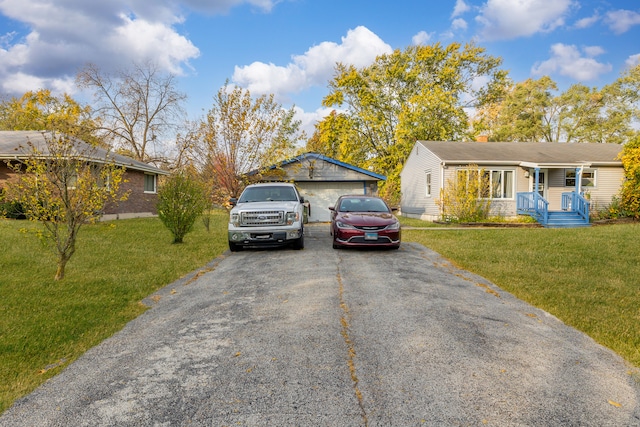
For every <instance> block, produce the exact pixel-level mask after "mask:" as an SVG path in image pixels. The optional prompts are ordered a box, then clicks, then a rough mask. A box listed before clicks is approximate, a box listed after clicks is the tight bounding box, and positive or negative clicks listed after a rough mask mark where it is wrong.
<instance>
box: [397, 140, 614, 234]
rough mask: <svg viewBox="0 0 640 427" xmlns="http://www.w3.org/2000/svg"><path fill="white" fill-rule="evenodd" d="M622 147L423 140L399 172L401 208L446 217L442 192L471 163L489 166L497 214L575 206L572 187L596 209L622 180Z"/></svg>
mask: <svg viewBox="0 0 640 427" xmlns="http://www.w3.org/2000/svg"><path fill="white" fill-rule="evenodd" d="M621 150H622V146H621V145H619V144H595V143H593V144H584V143H580V144H578V143H575V144H571V143H531V142H526V143H522V142H451V141H418V142H416V144H415V145H414V147H413V149H412V151H411V154H410V155H409V157H408V159H407V162H406V163H405V165H404V168H403V169H402V172H401V174H400V178H401V191H402V199H401V212H402V215H404V216H407V217H412V218H420V219H424V220H438V219H441V218H442V214H443V212H442V210H441V207H440V205H439V204H438V200H439V199H440V196H441V192H443V191H444V190H445V188H446V186H447V183H451V182H453V180H455V179H456V176H457V173H456V171H458V170H461V169H467V168H468V167H469V165H477V166H478V168H479V169H483V170H484V171H485V172H488V175H489V177H490V179H491V185H492V187H491V188H492V189H493V190H492V191H493V194H492V200H493V201H492V210H493V212H492V214H494V215H502V216H505V217H514V216H516V215H517V214H518V213H528V214H531V212H532V210H531V209H533V210H534V211H536V212H538V213H539V214H540V212H539V211H538V208H539V207H540V209H542V207H544V209H546V211H547V212H553V211H571V210H575V209H576V208H577V207H578V204H579V203H582V202H581V201H580V200H576V199H572V197H574V196H573V195H572V194H573V193H576V194H577V195H580V196H581V197H584V199H585V201H586V202H587V206H588V207H590V209H592V210H593V209H597V208H600V207H605V206H608V205H609V204H610V203H611V200H612V197H613V196H615V195H617V194H618V193H619V191H620V187H621V184H622V181H623V177H624V170H623V168H622V162H621V161H620V159H619V158H618V156H619V153H620V152H621ZM572 201H573V204H572ZM534 203H535V207H534V206H533V205H534ZM539 203H541V204H540V205H539ZM542 205H544V206H542ZM587 213H588V212H587ZM532 216H534V217H535V216H536V215H532ZM583 216H584V215H583ZM587 216H588V215H587ZM543 219H544V218H543ZM587 222H588V218H587Z"/></svg>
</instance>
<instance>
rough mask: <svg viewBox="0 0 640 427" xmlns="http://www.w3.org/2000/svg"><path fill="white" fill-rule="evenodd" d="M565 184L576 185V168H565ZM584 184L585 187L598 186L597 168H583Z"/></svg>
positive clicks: (566, 185) (568, 185)
mask: <svg viewBox="0 0 640 427" xmlns="http://www.w3.org/2000/svg"><path fill="white" fill-rule="evenodd" d="M564 186H565V187H575V186H576V170H575V169H565V170H564ZM582 186H583V187H595V186H596V170H595V169H586V168H585V169H583V170H582Z"/></svg>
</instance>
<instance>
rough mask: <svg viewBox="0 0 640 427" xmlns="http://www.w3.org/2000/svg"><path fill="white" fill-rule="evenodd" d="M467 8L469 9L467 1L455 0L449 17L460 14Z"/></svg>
mask: <svg viewBox="0 0 640 427" xmlns="http://www.w3.org/2000/svg"><path fill="white" fill-rule="evenodd" d="M469 10H471V7H470V6H469V5H468V4H467V3H465V1H464V0H456V5H455V6H454V8H453V13H452V14H451V17H452V18H455V17H456V16H460V15H462V14H464V13H465V12H468V11H469Z"/></svg>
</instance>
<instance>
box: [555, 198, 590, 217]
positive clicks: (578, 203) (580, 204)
mask: <svg viewBox="0 0 640 427" xmlns="http://www.w3.org/2000/svg"><path fill="white" fill-rule="evenodd" d="M589 204H590V202H589V201H588V200H587V199H585V198H584V196H582V195H581V194H579V193H576V192H575V191H572V192H570V193H562V210H563V211H571V212H577V213H578V215H580V216H581V217H582V219H584V220H585V221H586V222H589Z"/></svg>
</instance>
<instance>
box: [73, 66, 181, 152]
mask: <svg viewBox="0 0 640 427" xmlns="http://www.w3.org/2000/svg"><path fill="white" fill-rule="evenodd" d="M76 83H77V84H78V86H79V87H81V88H87V89H90V90H93V91H94V96H95V102H96V105H95V113H96V114H97V115H99V116H100V117H101V118H102V121H103V123H102V127H101V130H102V131H103V132H104V133H105V134H106V135H108V136H109V137H110V138H112V140H113V141H114V144H115V146H116V147H117V148H118V150H119V151H120V152H121V153H122V154H126V155H129V156H131V157H133V158H135V159H136V160H140V161H143V162H152V161H157V160H164V159H163V157H164V156H162V155H158V152H157V151H156V149H158V150H159V151H163V148H159V147H160V145H161V144H162V142H161V141H163V139H164V138H168V137H169V136H170V134H171V133H172V132H173V131H174V130H175V129H177V128H178V127H179V126H180V125H182V123H183V122H184V115H185V113H184V109H183V105H182V104H183V103H184V101H185V100H186V95H185V94H183V93H181V92H179V91H178V90H177V89H176V77H175V76H174V75H173V74H170V73H164V72H162V70H161V69H160V68H159V66H158V65H157V64H155V63H153V62H145V63H143V64H133V65H132V66H131V68H128V69H123V70H120V71H118V72H115V73H107V72H103V71H102V70H100V69H99V68H97V67H96V66H95V65H93V64H88V65H86V66H85V67H84V68H83V69H82V70H81V71H80V72H79V73H78V75H77V76H76ZM171 136H172V135H171Z"/></svg>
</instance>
